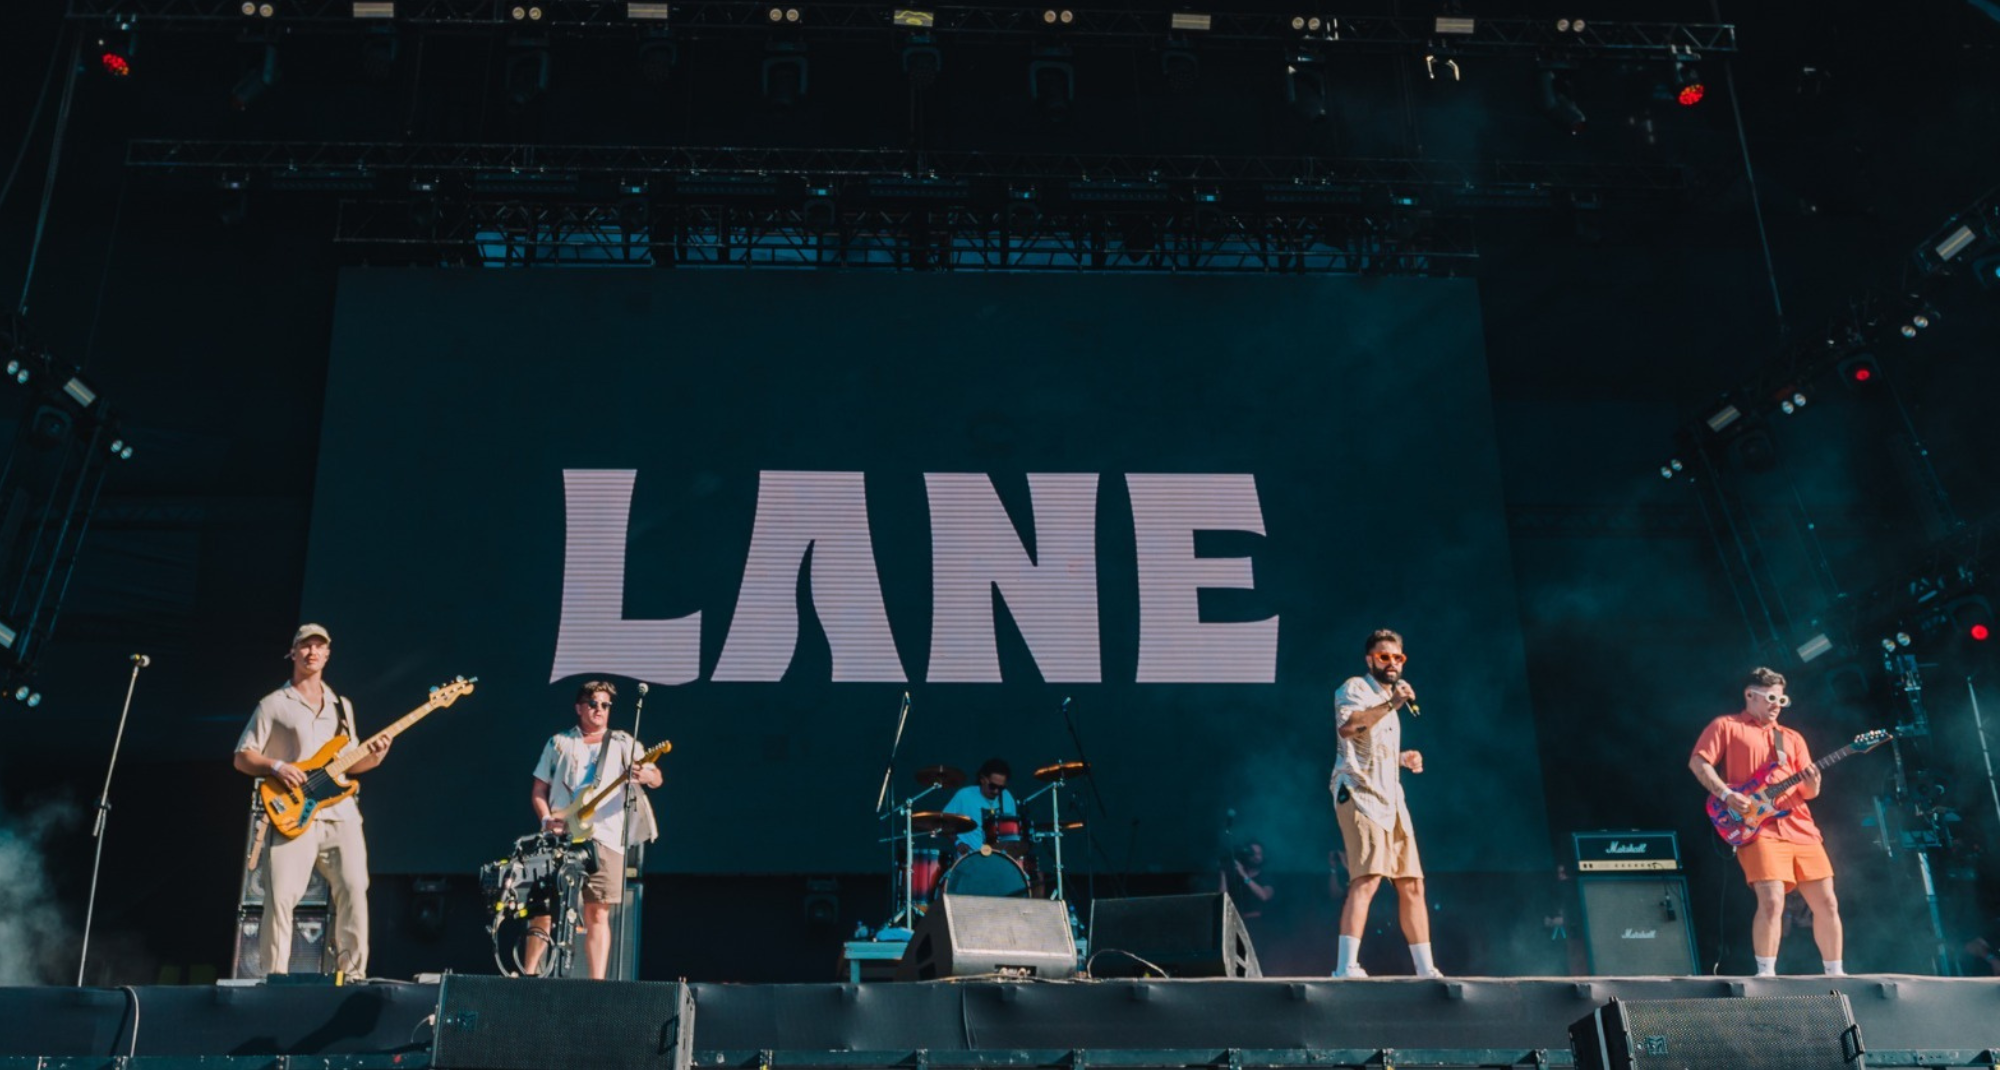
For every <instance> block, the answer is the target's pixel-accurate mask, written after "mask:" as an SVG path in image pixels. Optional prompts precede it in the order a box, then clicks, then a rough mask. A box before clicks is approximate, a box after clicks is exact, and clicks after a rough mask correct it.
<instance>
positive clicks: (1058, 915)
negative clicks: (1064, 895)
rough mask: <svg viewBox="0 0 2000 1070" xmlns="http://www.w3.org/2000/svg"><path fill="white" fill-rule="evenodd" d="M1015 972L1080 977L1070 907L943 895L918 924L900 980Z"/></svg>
mask: <svg viewBox="0 0 2000 1070" xmlns="http://www.w3.org/2000/svg"><path fill="white" fill-rule="evenodd" d="M983 974H1013V975H1018V976H1022V977H1040V978H1062V977H1072V976H1075V974H1076V938H1075V937H1074V936H1073V935H1072V934H1071V933H1070V931H1069V904H1067V903H1064V902H1062V901H1061V900H1050V899H1015V898H1012V897H1009V896H997V895H951V894H944V895H940V896H938V899H937V902H936V903H933V904H932V905H931V908H930V911H929V912H928V913H926V914H925V915H924V916H923V919H922V920H921V921H919V922H917V926H916V930H915V932H914V933H912V934H911V936H910V947H909V950H907V951H905V952H903V959H902V961H901V962H900V963H899V964H898V965H897V968H896V980H898V981H934V980H936V979H938V978H940V977H977V976H980V975H983Z"/></svg>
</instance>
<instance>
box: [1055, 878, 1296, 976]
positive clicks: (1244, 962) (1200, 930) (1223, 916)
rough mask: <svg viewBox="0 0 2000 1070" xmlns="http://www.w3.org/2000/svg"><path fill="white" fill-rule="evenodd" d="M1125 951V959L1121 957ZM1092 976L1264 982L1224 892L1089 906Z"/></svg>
mask: <svg viewBox="0 0 2000 1070" xmlns="http://www.w3.org/2000/svg"><path fill="white" fill-rule="evenodd" d="M1119 952H1123V954H1119ZM1090 955H1091V966H1090V973H1091V976H1093V977H1139V976H1143V975H1145V974H1148V973H1150V972H1151V971H1150V970H1148V969H1147V968H1146V966H1144V965H1143V964H1141V963H1140V962H1138V961H1137V960H1136V959H1134V958H1133V957H1132V956H1137V957H1138V958H1140V959H1144V960H1146V962H1149V963H1152V964H1153V965H1155V966H1158V967H1159V968H1160V969H1162V970H1165V971H1166V972H1167V976H1169V977H1262V976H1264V971H1263V968H1262V967H1260V966H1258V964H1257V949H1256V948H1254V947H1252V946H1250V934H1249V933H1248V932H1246V931H1245V930H1244V928H1243V918H1242V916H1241V915H1239V914H1238V913H1236V903H1235V902H1234V901H1233V900H1231V899H1230V898H1229V895H1228V893H1226V892H1202V893H1200V894H1198V895H1155V896H1146V897H1144V898H1138V899H1099V900H1097V901H1096V902H1095V903H1093V904H1091V907H1090Z"/></svg>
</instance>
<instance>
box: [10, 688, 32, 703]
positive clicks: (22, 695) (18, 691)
mask: <svg viewBox="0 0 2000 1070" xmlns="http://www.w3.org/2000/svg"><path fill="white" fill-rule="evenodd" d="M32 694H34V689H33V688H30V687H29V686H28V685H27V684H22V685H21V686H20V687H17V688H15V689H14V701H15V702H26V701H28V696H29V695H32Z"/></svg>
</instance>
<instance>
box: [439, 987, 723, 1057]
mask: <svg viewBox="0 0 2000 1070" xmlns="http://www.w3.org/2000/svg"><path fill="white" fill-rule="evenodd" d="M693 1057H694V996H693V994H692V993H691V992H690V991H689V990H688V987H687V986H686V985H684V984H679V983H675V982H654V981H586V980H581V979H562V980H549V979H532V980H531V979H523V978H517V977H472V976H466V975H461V974H447V975H446V976H445V979H444V983H443V985H442V986H440V988H439V990H438V1010H437V1040H436V1043H435V1044H434V1045H433V1047H432V1051H431V1065H432V1066H434V1067H438V1068H440V1070H547V1068H548V1067H551V1066H588V1067H591V1068H592V1070H688V1067H689V1065H690V1064H691V1063H692V1061H693Z"/></svg>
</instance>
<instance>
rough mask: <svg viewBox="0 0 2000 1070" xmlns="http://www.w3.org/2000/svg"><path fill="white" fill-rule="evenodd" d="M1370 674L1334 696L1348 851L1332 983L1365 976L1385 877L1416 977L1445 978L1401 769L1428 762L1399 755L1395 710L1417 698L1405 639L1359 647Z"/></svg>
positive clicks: (1384, 635)
mask: <svg viewBox="0 0 2000 1070" xmlns="http://www.w3.org/2000/svg"><path fill="white" fill-rule="evenodd" d="M1362 659H1363V663H1364V665H1365V666H1366V667H1367V670H1368V671H1367V675H1364V676H1355V677H1350V678H1349V679H1348V680H1347V682H1345V683H1343V684H1341V685H1340V690H1338V691H1337V692H1335V693H1334V698H1333V710H1334V725H1335V727H1336V728H1337V729H1338V730H1339V734H1340V750H1339V755H1338V757H1336V758H1335V759H1334V763H1333V782H1332V784H1331V785H1330V786H1331V788H1332V790H1333V814H1334V818H1335V820H1336V821H1337V822H1338V823H1339V825H1340V839H1341V842H1342V844H1343V845H1344V846H1345V847H1346V849H1347V869H1348V872H1349V874H1350V875H1351V879H1350V880H1349V881H1348V885H1347V901H1346V902H1345V903H1343V904H1341V908H1340V959H1339V964H1338V965H1337V966H1335V967H1334V971H1333V975H1334V976H1335V977H1366V976H1368V974H1367V972H1366V971H1364V970H1363V969H1362V968H1361V965H1360V961H1359V960H1360V956H1361V933H1362V930H1363V929H1364V928H1365V927H1366V925H1367V923H1368V905H1369V904H1370V903H1371V902H1373V901H1374V899H1375V891H1376V889H1378V888H1380V887H1381V886H1382V881H1383V879H1384V878H1387V879H1388V880H1390V881H1391V882H1393V883H1394V884H1395V886H1396V917H1397V920H1399V921H1400V922H1401V923H1402V926H1403V937H1404V939H1406V940H1408V941H1409V944H1410V961H1411V962H1412V963H1413V964H1414V965H1415V967H1416V973H1417V976H1418V977H1442V976H1444V975H1443V974H1442V973H1440V972H1439V971H1438V968H1437V966H1436V964H1435V963H1433V962H1432V960H1431V919H1430V908H1429V907H1427V906H1426V905H1425V903H1424V869H1423V865H1422V863H1421V862H1420V861H1419V860H1418V858H1417V836H1416V830H1415V827H1414V826H1413V825H1412V824H1411V823H1410V808H1409V806H1408V804H1407V803H1406V802H1405V801H1404V799H1403V782H1402V774H1401V770H1403V769H1408V770H1409V771H1410V772H1412V773H1421V772H1423V771H1424V756H1423V755H1422V754H1419V753H1417V752H1416V751H1413V750H1401V749H1400V747H1401V746H1402V739H1403V722H1402V718H1401V716H1400V715H1399V713H1398V711H1400V710H1402V709H1403V708H1404V707H1408V708H1409V709H1410V710H1411V712H1413V713H1414V712H1415V711H1416V699H1417V693H1416V691H1415V689H1413V688H1411V687H1410V684H1409V681H1407V680H1405V679H1403V665H1404V663H1406V662H1407V661H1408V660H1409V659H1408V658H1406V657H1405V656H1404V655H1403V637H1402V636H1400V635H1397V634H1396V633H1395V632H1392V631H1390V630H1388V629H1387V628H1381V629H1377V630H1376V631H1374V632H1371V633H1370V634H1369V636H1368V641H1367V642H1366V643H1365V644H1363V646H1362Z"/></svg>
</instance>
